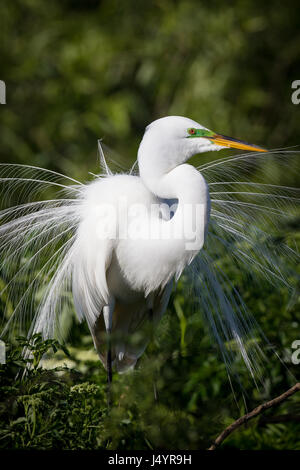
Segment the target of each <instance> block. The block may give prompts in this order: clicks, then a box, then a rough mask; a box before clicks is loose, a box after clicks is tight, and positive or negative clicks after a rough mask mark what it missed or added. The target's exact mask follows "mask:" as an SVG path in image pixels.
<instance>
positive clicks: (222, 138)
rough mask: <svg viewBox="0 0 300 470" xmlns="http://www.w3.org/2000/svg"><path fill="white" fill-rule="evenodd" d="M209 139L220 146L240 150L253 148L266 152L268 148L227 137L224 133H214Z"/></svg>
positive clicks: (256, 150)
mask: <svg viewBox="0 0 300 470" xmlns="http://www.w3.org/2000/svg"><path fill="white" fill-rule="evenodd" d="M209 140H210V141H211V142H213V143H214V144H217V145H220V146H222V147H230V148H234V149H240V150H253V151H255V152H267V151H268V150H266V149H264V148H262V147H258V146H257V145H253V144H248V143H247V142H243V141H242V140H238V139H233V138H232V137H227V136H226V135H221V134H215V135H213V136H211V137H209Z"/></svg>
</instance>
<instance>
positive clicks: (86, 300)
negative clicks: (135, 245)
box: [72, 239, 114, 337]
mask: <svg viewBox="0 0 300 470" xmlns="http://www.w3.org/2000/svg"><path fill="white" fill-rule="evenodd" d="M78 243H79V246H78V247H77V250H76V252H75V253H76V256H74V262H73V276H72V290H73V298H74V304H75V309H76V312H77V315H78V317H79V319H80V320H82V319H86V321H87V323H88V325H89V328H90V330H91V333H92V335H93V337H94V334H93V331H94V328H95V324H96V322H97V321H98V319H99V316H101V318H102V317H103V315H101V314H102V313H103V307H104V306H105V305H109V300H110V299H109V290H108V286H107V281H106V272H107V269H108V268H109V265H110V262H111V258H112V253H113V248H114V244H113V241H112V240H110V239H107V240H102V241H101V250H100V249H99V248H98V249H96V248H95V247H94V246H93V243H91V244H90V245H88V244H86V243H85V244H84V247H83V246H80V240H78Z"/></svg>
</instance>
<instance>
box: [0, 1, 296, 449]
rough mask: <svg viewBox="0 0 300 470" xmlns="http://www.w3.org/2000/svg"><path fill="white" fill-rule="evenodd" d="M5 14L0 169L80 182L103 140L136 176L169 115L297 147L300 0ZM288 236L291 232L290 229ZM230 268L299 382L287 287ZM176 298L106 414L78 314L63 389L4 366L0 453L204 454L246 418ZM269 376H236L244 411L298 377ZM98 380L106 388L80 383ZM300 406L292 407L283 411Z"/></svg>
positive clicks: (14, 8) (36, 7) (24, 6)
mask: <svg viewBox="0 0 300 470" xmlns="http://www.w3.org/2000/svg"><path fill="white" fill-rule="evenodd" d="M0 18H1V20H0V21H1V33H0V34H1V41H0V64H1V69H0V79H1V80H4V81H5V83H6V94H7V96H6V101H7V104H6V105H2V106H1V107H0V139H1V147H0V160H1V162H14V163H25V164H30V165H37V166H41V167H45V168H49V169H55V170H58V171H60V172H63V173H65V174H67V175H69V176H71V177H73V178H78V179H80V180H81V181H85V180H86V179H88V178H89V172H97V171H98V157H97V139H98V138H102V139H103V142H104V144H105V145H106V147H105V150H106V152H107V155H108V157H111V158H113V159H114V160H116V161H117V162H118V163H119V164H120V165H121V166H123V167H124V168H129V167H130V165H131V164H133V162H134V161H135V158H136V153H137V148H138V144H139V141H140V139H141V137H142V135H143V131H144V128H145V126H146V125H147V124H149V123H150V122H151V121H153V120H154V119H156V118H159V117H162V116H166V115H182V116H187V117H190V118H192V119H195V120H196V121H198V122H200V123H202V124H203V125H205V126H206V127H208V128H211V129H213V130H215V131H217V132H220V133H224V134H227V135H232V136H234V137H237V138H240V139H244V140H246V141H248V142H254V143H256V144H260V145H263V146H265V147H267V148H278V147H280V148H282V147H287V146H294V145H300V126H299V118H300V105H298V106H297V105H294V104H293V103H292V101H291V94H292V91H293V90H292V88H291V84H292V82H293V81H294V80H297V79H298V80H300V62H299V57H300V3H299V2H296V1H290V2H289V1H286V2H284V3H282V2H281V1H279V0H273V1H270V0H267V1H265V2H253V1H250V0H238V1H236V2H228V3H226V2H223V1H221V0H215V1H210V2H204V1H197V0H189V1H171V0H157V1H150V2H142V1H140V2H138V1H126V2H119V1H116V0H109V1H108V0H103V1H98V0H61V1H58V0H56V1H52V2H47V3H45V2H43V1H42V0H22V1H21V0H15V1H14V2H4V1H3V2H1V3H0ZM224 155H226V152H223V153H222V155H220V154H218V155H216V154H214V155H213V154H211V155H207V156H204V157H203V158H205V159H206V160H211V159H215V158H220V157H221V156H222V157H223V156H224ZM274 165H275V163H274ZM273 170H274V169H273ZM275 170H276V168H275ZM273 174H274V180H273V182H274V183H276V184H286V185H289V186H298V187H299V175H298V174H297V173H295V172H294V173H293V172H291V173H287V174H285V173H284V174H283V173H282V172H280V171H278V172H277V173H276V171H273ZM253 179H255V175H253ZM286 230H291V227H289V228H287V229H286ZM293 231H294V234H295V236H296V235H297V234H298V236H299V219H295V223H294V226H293ZM283 236H284V234H283ZM229 271H230V268H228V272H229ZM229 274H230V275H231V276H232V277H233V278H234V279H236V283H237V284H238V286H239V289H240V292H241V293H242V294H243V297H244V299H245V300H246V302H247V303H248V304H249V306H250V307H251V310H252V312H253V313H254V314H255V317H256V319H257V320H258V322H259V324H260V326H261V327H262V329H263V330H264V332H265V333H266V335H267V336H268V338H269V339H270V341H271V343H272V344H275V345H276V347H277V348H278V350H279V352H280V353H281V355H282V357H284V358H285V359H286V362H287V364H288V367H289V368H290V369H291V371H292V372H293V373H294V374H295V375H296V377H298V379H299V365H298V366H293V365H292V364H291V363H290V355H291V343H292V342H293V341H294V340H295V339H300V337H299V304H295V303H292V305H291V306H290V307H289V308H287V306H288V302H289V297H288V293H287V292H286V290H285V289H284V288H282V290H280V291H279V290H278V291H276V290H274V289H273V288H272V287H270V286H268V285H267V284H266V283H262V284H260V286H259V287H258V286H257V285H256V286H252V285H251V284H249V283H248V281H247V280H246V279H244V278H243V277H242V276H240V274H239V273H238V272H236V271H235V270H234V268H232V269H231V272H230V273H229ZM184 290H185V280H184V279H183V280H182V282H181V283H180V284H179V286H178V291H177V294H176V295H174V296H173V297H172V299H171V302H170V306H169V310H168V313H167V315H166V317H165V318H164V319H163V321H162V323H161V325H160V328H159V331H158V333H157V337H156V338H155V341H153V342H152V343H151V344H150V346H149V348H148V350H147V354H145V356H144V357H143V359H142V360H141V363H140V366H139V367H138V370H137V371H136V372H135V373H134V374H129V375H124V376H119V377H115V381H116V384H115V407H114V409H113V411H112V414H111V415H109V416H107V410H106V400H105V394H104V386H105V374H104V371H103V370H102V367H101V366H100V364H99V363H98V362H97V361H96V360H95V355H93V352H92V344H91V340H90V337H89V335H88V332H87V329H86V328H85V327H84V326H79V325H77V324H76V322H75V321H74V320H73V316H72V315H71V314H70V315H69V318H70V325H69V326H70V327H71V326H72V325H73V326H72V329H71V340H70V345H71V347H70V350H71V356H72V359H68V360H66V358H65V356H64V355H63V354H62V353H61V356H60V357H58V359H59V360H60V361H61V363H65V362H66V361H67V364H68V366H69V367H70V368H72V370H73V372H72V373H71V372H69V371H68V370H63V371H61V372H57V375H59V374H60V377H61V385H60V386H57V384H56V381H55V380H56V379H55V378H54V377H57V376H56V375H53V376H52V375H51V374H50V373H48V372H47V373H46V372H45V373H42V372H40V373H39V374H40V375H39V374H37V375H36V376H35V377H29V378H28V379H27V381H25V383H23V384H22V383H21V382H20V383H17V385H16V384H15V385H13V382H14V380H13V377H14V375H13V372H14V368H15V367H16V363H17V362H18V361H20V358H18V357H17V356H16V357H17V359H16V358H11V359H10V361H8V365H7V366H6V369H5V368H2V369H1V370H2V376H1V377H2V380H3V382H2V389H1V390H2V392H1V393H2V394H3V397H2V398H3V404H4V405H3V406H2V408H1V409H0V419H1V422H2V430H1V437H2V439H1V440H0V446H1V445H2V447H7V448H23V447H28V448H51V447H56V448H128V449H129V448H130V449H141V448H150V449H151V448H154V449H163V448H169V449H171V448H172V449H185V448H186V449H193V448H206V447H207V446H208V444H209V443H210V442H211V441H212V439H213V438H214V437H215V436H216V435H217V434H218V432H220V431H221V430H222V429H223V428H224V426H225V424H227V423H229V422H230V420H232V419H234V418H237V417H238V416H239V415H240V414H241V413H242V412H243V411H245V408H244V405H243V400H242V397H241V395H242V394H241V393H240V391H237V401H238V403H239V407H237V406H236V404H235V400H234V397H233V394H232V391H231V389H230V385H229V382H228V378H227V375H226V369H225V367H224V365H223V364H222V362H221V359H220V357H219V356H218V354H217V352H216V349H215V347H214V345H213V344H211V341H210V338H209V336H208V334H207V332H206V330H204V329H203V324H202V320H201V317H200V315H199V312H194V313H193V310H192V307H191V305H190V304H189V302H188V301H187V300H186V298H185V296H184ZM182 312H183V314H184V319H183V318H182ZM71 323H72V325H71ZM57 354H59V353H57ZM56 364H57V361H56ZM74 368H75V369H76V370H77V371H78V372H76V374H75V372H74V370H75V369H74ZM267 368H268V369H269V376H270V378H268V379H266V380H265V384H264V385H265V390H264V391H263V392H262V391H260V392H258V391H257V390H256V389H255V387H254V386H253V384H252V383H251V380H250V379H249V378H247V374H246V373H245V372H243V368H242V366H241V374H243V373H244V377H243V381H244V382H245V384H246V387H247V392H248V396H247V404H248V407H249V409H251V408H252V407H253V406H255V405H256V404H257V403H261V401H263V400H264V399H267V398H270V397H272V396H275V395H276V394H278V393H281V392H282V391H283V390H285V389H286V388H287V387H288V386H290V385H291V384H292V383H293V380H292V379H291V378H290V377H289V375H288V373H287V371H286V369H285V368H284V367H283V365H282V364H280V363H279V362H278V361H276V360H274V358H270V363H269V365H268V366H267ZM43 374H44V375H43ZM45 374H46V375H45ZM42 384H44V385H42ZM45 384H46V385H45ZM80 384H81V385H80ZM93 384H97V385H99V387H98V388H96V389H93V388H92V389H91V388H88V387H89V386H92V385H93ZM55 387H58V388H55ZM59 387H62V388H59ZM73 387H75V389H74V388H73ZM76 387H77V388H76ZM78 387H79V388H78ZM80 387H82V388H80ZM101 387H102V388H101ZM43 390H46V391H47V393H48V392H49V393H48V395H47V394H46V395H45V397H44V396H43V395H39V394H41V393H42V392H43ZM24 397H25V398H24ZM26 397H27V398H26ZM30 397H31V398H30ZM43 397H44V398H43ZM26 400H27V401H26ZM30 400H31V401H30ZM39 400H40V401H39ZM297 410H298V413H299V403H297V399H296V397H294V399H293V400H291V403H288V404H286V405H284V406H282V407H281V408H280V410H278V411H277V413H278V414H279V415H281V414H286V413H287V414H289V415H295V414H297ZM273 414H274V413H273ZM273 414H272V415H273ZM82 430H84V431H82ZM299 431H300V429H299V422H297V421H296V420H295V419H291V420H290V422H288V423H280V422H279V423H278V422H277V423H276V422H275V423H270V422H263V421H261V420H256V422H255V423H253V424H252V425H250V426H249V427H248V428H247V429H244V430H242V431H237V432H236V433H235V434H234V435H233V436H232V437H231V438H230V439H228V440H227V441H226V443H225V444H224V447H229V448H236V449H239V448H244V449H266V448H267V449H270V448H272V449H274V448H275V449H280V448H283V449H300V444H299ZM1 442H2V444H1Z"/></svg>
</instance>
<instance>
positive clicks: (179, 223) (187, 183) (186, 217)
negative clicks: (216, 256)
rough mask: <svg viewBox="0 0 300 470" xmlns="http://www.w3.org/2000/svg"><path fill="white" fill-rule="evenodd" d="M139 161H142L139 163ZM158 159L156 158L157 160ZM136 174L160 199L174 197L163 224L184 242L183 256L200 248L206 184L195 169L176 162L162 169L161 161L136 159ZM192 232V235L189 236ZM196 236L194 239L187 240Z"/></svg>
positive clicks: (205, 216) (204, 227) (204, 224)
mask: <svg viewBox="0 0 300 470" xmlns="http://www.w3.org/2000/svg"><path fill="white" fill-rule="evenodd" d="M141 163H142V164H141ZM158 163H159V162H158ZM139 166H140V176H141V178H142V180H143V182H144V184H145V185H146V186H147V187H148V189H149V190H150V191H151V192H152V193H154V194H155V195H156V196H158V197H160V198H163V199H177V200H178V205H177V210H176V212H175V215H174V217H173V218H171V220H169V222H167V225H169V224H170V226H172V227H170V228H172V230H173V231H174V233H176V234H179V238H180V239H181V240H182V241H183V242H184V246H185V247H187V248H185V250H186V249H187V250H190V251H189V253H187V256H188V257H189V255H191V259H192V257H193V254H195V253H196V252H198V251H199V249H201V248H202V246H203V244H204V240H205V236H206V231H207V225H208V220H209V212H210V199H209V191H208V186H207V183H206V181H205V179H204V178H203V176H202V175H201V173H200V172H199V171H197V170H196V168H194V167H193V166H191V165H188V164H182V165H178V166H176V167H175V168H173V169H171V170H170V171H165V169H164V168H162V166H161V165H159V164H157V165H155V164H154V162H153V160H152V165H151V164H149V162H146V164H144V162H143V159H139ZM191 235H192V236H191ZM192 237H196V240H197V243H192V244H191V243H188V244H186V242H187V241H188V240H191V239H192Z"/></svg>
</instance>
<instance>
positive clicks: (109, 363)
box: [106, 328, 112, 408]
mask: <svg viewBox="0 0 300 470" xmlns="http://www.w3.org/2000/svg"><path fill="white" fill-rule="evenodd" d="M106 334H107V361H106V369H107V406H108V408H110V407H111V383H112V361H111V329H110V328H109V329H108V330H107V331H106Z"/></svg>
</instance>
